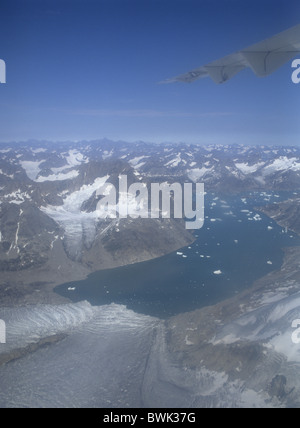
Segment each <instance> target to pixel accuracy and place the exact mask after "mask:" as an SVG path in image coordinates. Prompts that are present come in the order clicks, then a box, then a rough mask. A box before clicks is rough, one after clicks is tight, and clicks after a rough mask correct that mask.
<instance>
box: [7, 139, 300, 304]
mask: <svg viewBox="0 0 300 428" xmlns="http://www.w3.org/2000/svg"><path fill="white" fill-rule="evenodd" d="M120 174H125V175H127V176H128V184H131V183H133V182H138V181H143V182H146V183H150V182H163V181H169V182H172V181H178V182H186V181H193V182H204V183H205V187H206V190H207V191H210V190H213V191H219V192H237V191H247V190H259V189H261V190H264V191H265V190H295V189H299V185H300V149H299V148H298V147H253V146H249V147H246V146H242V145H233V146H206V147H204V146H197V145H190V144H175V145H174V144H160V145H159V144H150V143H144V142H139V143H126V142H112V141H109V140H99V141H91V142H85V141H83V142H77V143H73V142H65V143H53V142H47V141H44V142H38V141H29V142H26V143H10V144H2V145H1V149H0V270H1V272H2V281H1V284H0V288H2V289H5V290H8V291H6V293H5V294H6V296H8V295H9V294H10V291H9V290H11V288H10V284H11V281H12V280H13V281H14V282H15V281H16V275H15V272H21V273H20V275H19V276H20V281H21V282H23V281H25V282H26V283H27V282H28V283H32V274H31V273H30V274H28V278H27V277H26V275H27V273H26V272H31V270H32V269H34V272H35V274H34V277H35V282H36V283H39V282H45V276H47V274H46V275H45V272H48V274H49V272H51V274H49V276H50V277H51V280H52V281H53V283H59V282H62V281H68V280H71V279H72V278H73V276H72V274H74V277H75V278H78V277H82V276H83V277H84V276H85V275H86V274H88V273H89V272H92V271H94V270H97V269H102V268H107V267H115V266H119V265H123V264H127V263H133V262H137V261H141V260H147V259H150V258H153V257H156V256H160V255H162V254H166V253H168V252H170V251H173V250H175V249H178V248H180V247H182V246H184V245H187V244H188V243H190V242H192V240H193V236H192V235H191V234H190V233H188V232H187V231H186V230H185V228H184V223H183V222H180V221H174V220H172V219H170V220H167V219H164V220H155V219H148V220H147V221H146V222H145V221H141V219H139V220H134V221H133V220H132V219H122V220H120V219H113V220H112V219H109V220H108V219H107V220H100V219H99V217H98V214H97V211H96V206H97V201H98V199H97V197H96V192H97V189H98V188H99V187H101V185H102V184H103V183H105V182H110V183H112V184H115V185H117V182H118V177H119V175H120ZM15 287H16V284H15ZM13 294H14V293H13ZM19 294H20V293H19Z"/></svg>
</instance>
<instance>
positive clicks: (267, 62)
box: [161, 24, 300, 83]
mask: <svg viewBox="0 0 300 428" xmlns="http://www.w3.org/2000/svg"><path fill="white" fill-rule="evenodd" d="M298 53H300V24H298V25H296V26H295V27H291V28H289V29H288V30H286V31H283V32H282V33H279V34H276V35H275V36H273V37H270V38H269V39H266V40H263V41H261V42H258V43H256V44H255V45H252V46H249V47H247V48H245V49H242V50H240V51H238V52H235V53H233V54H231V55H227V56H225V57H224V58H221V59H218V60H216V61H213V62H210V63H209V64H206V65H204V66H202V67H199V68H196V69H194V70H191V71H189V72H188V73H184V74H181V75H180V76H177V77H173V78H172V79H168V80H165V81H164V82H161V83H173V82H185V83H191V82H194V81H195V80H198V79H201V78H202V77H210V78H211V79H212V80H213V81H214V82H215V83H224V82H226V81H227V80H229V79H231V77H233V76H234V75H235V74H237V73H239V72H240V71H241V70H243V69H244V68H247V67H249V68H251V69H252V71H253V72H254V73H255V74H256V75H257V76H259V77H264V76H267V75H269V74H271V73H273V72H274V71H275V70H277V69H278V68H279V67H281V66H282V65H283V64H284V63H286V62H287V61H289V60H290V59H292V58H294V57H295V56H296V55H297V54H298Z"/></svg>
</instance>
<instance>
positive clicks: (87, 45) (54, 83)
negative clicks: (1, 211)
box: [0, 0, 300, 144]
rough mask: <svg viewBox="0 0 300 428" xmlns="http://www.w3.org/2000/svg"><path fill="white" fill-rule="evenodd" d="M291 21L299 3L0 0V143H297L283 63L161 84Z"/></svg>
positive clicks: (299, 127) (298, 127)
mask: <svg viewBox="0 0 300 428" xmlns="http://www.w3.org/2000/svg"><path fill="white" fill-rule="evenodd" d="M298 23H300V2H299V1H298V0H284V1H282V0H259V1H257V0H251V1H250V0H197V1H196V0H138V1H136V0H83V1H79V0H60V1H55V0H51V1H48V0H43V1H41V0H38V1H32V0H1V6H0V58H1V59H4V60H5V62H6V65H7V83H6V84H5V85H4V84H1V85H0V129H1V134H0V141H11V140H23V141H24V140H27V139H31V138H34V139H49V140H82V139H88V140H90V139H98V138H103V137H106V138H111V139H113V140H119V139H120V140H126V141H137V140H145V141H154V142H162V141H174V142H178V141H185V142H192V143H201V144H205V143H219V144H227V143H246V144H249V143H250V144H272V143H273V144H299V141H300V138H299V135H300V121H299V107H300V105H299V100H300V84H299V85H295V84H293V83H292V81H291V73H292V69H291V62H289V63H287V64H286V65H285V66H283V67H282V68H280V69H279V70H278V71H277V72H275V73H274V74H272V75H271V76H269V77H267V78H263V79H262V78H257V77H256V76H255V75H254V74H252V72H251V71H250V70H244V71H243V72H241V73H240V74H238V75H237V76H236V77H235V78H233V79H232V80H230V81H229V82H227V83H225V84H223V85H216V84H214V83H213V82H212V81H211V80H210V79H200V80H198V81H196V82H194V83H193V84H184V83H176V84H170V85H159V84H158V82H159V81H161V80H164V79H166V78H169V77H173V76H176V75H178V74H181V73H184V72H186V71H189V70H190V69H192V68H196V67H198V66H201V65H204V64H205V63H207V62H209V61H212V60H215V59H217V58H220V57H222V56H225V55H227V54H230V53H232V52H234V51H236V50H239V49H242V48H244V47H246V46H248V45H251V44H253V43H256V42H258V41H260V40H262V39H265V38H267V37H270V36H272V35H273V34H276V33H278V32H280V31H283V30H285V29H287V28H289V27H291V26H293V25H296V24H298Z"/></svg>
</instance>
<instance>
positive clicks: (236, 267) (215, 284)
mask: <svg viewBox="0 0 300 428" xmlns="http://www.w3.org/2000/svg"><path fill="white" fill-rule="evenodd" d="M288 196H290V195H288V194H287V193H286V192H285V193H265V192H263V193H250V194H249V193H248V194H246V195H238V196H226V197H221V196H217V195H215V194H210V195H207V196H206V201H205V211H206V212H205V216H206V218H205V224H204V226H203V228H202V229H200V230H196V231H195V232H194V234H195V238H196V240H195V242H194V243H193V244H192V245H190V246H189V247H185V248H183V249H181V250H178V251H176V252H174V253H171V254H168V255H166V256H163V257H160V258H157V259H154V260H150V261H147V262H142V263H137V264H134V265H129V266H125V267H120V268H115V269H108V270H102V271H99V272H96V273H93V274H91V275H89V276H88V278H87V279H85V280H83V281H78V282H72V283H67V284H63V285H61V286H59V287H57V288H56V289H55V291H56V292H57V293H59V294H60V295H63V296H65V297H68V298H69V299H71V300H72V301H75V302H77V301H81V300H87V301H89V302H90V303H91V304H92V305H106V304H110V303H118V304H123V305H126V306H127V307H128V308H129V309H132V310H134V311H135V312H138V313H142V314H146V315H151V316H156V317H159V318H167V317H169V316H172V315H176V314H178V313H183V312H187V311H192V310H194V309H198V308H201V307H204V306H208V305H213V304H216V303H218V302H220V301H222V300H224V299H226V298H229V297H232V296H233V295H235V294H236V293H238V292H240V291H243V290H244V289H245V288H247V287H249V286H250V285H251V284H252V283H253V282H254V281H255V280H256V279H258V278H260V277H262V276H264V275H266V274H267V273H269V272H271V271H273V270H277V269H280V267H281V265H282V261H283V248H284V247H288V246H295V245H300V239H299V238H298V236H297V235H296V234H294V233H293V232H291V231H287V230H285V229H283V228H282V227H280V226H278V225H277V224H276V223H275V222H274V221H273V220H271V219H270V218H269V217H267V216H265V215H263V214H261V213H259V211H257V209H256V207H260V206H263V205H266V204H268V203H273V202H279V201H280V200H286V199H287V198H288ZM145 221H147V219H145Z"/></svg>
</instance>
